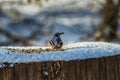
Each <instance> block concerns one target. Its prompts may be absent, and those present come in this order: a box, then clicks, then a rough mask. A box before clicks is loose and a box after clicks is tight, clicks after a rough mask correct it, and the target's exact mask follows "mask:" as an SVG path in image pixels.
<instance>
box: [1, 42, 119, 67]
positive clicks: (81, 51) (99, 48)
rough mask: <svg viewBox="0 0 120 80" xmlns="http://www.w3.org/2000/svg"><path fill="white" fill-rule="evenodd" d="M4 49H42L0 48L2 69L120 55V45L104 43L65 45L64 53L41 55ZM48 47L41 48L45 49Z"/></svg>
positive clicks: (51, 52)
mask: <svg viewBox="0 0 120 80" xmlns="http://www.w3.org/2000/svg"><path fill="white" fill-rule="evenodd" d="M6 48H12V49H37V48H42V47H1V48H0V67H4V66H5V65H4V64H3V63H5V62H7V63H11V64H10V66H11V67H13V66H14V63H29V62H42V61H59V60H64V61H70V60H83V59H89V58H100V57H106V56H113V55H119V54H120V45H117V44H112V43H104V42H81V43H80V42H77V43H72V44H68V45H65V46H64V48H65V49H66V50H64V51H50V52H47V51H46V52H41V53H32V54H31V53H24V52H12V51H10V50H7V49H6ZM46 48H48V47H43V49H46Z"/></svg>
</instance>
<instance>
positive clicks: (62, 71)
mask: <svg viewBox="0 0 120 80" xmlns="http://www.w3.org/2000/svg"><path fill="white" fill-rule="evenodd" d="M0 80H120V56H112V57H106V58H99V59H88V60H80V61H77V60H74V61H68V62H65V61H55V62H52V61H51V62H34V63H20V64H17V63H16V64H14V66H13V67H10V64H8V63H5V67H3V68H0Z"/></svg>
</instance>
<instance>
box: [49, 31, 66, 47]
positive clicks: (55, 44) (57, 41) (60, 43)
mask: <svg viewBox="0 0 120 80" xmlns="http://www.w3.org/2000/svg"><path fill="white" fill-rule="evenodd" d="M62 34H64V32H57V33H55V34H54V36H53V38H52V40H50V41H49V43H50V46H51V47H52V49H61V48H62V46H63V41H62V40H61V38H60V35H62Z"/></svg>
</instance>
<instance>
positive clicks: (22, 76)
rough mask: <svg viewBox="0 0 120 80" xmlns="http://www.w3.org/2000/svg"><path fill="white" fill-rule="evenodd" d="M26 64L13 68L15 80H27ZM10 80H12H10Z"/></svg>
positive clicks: (16, 65)
mask: <svg viewBox="0 0 120 80" xmlns="http://www.w3.org/2000/svg"><path fill="white" fill-rule="evenodd" d="M26 74H27V73H26V64H23V63H21V64H15V65H14V67H13V80H26V79H27V76H26ZM9 80H10V79H9Z"/></svg>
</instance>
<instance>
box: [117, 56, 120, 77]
mask: <svg viewBox="0 0 120 80" xmlns="http://www.w3.org/2000/svg"><path fill="white" fill-rule="evenodd" d="M117 63H118V67H117V68H118V79H120V56H117Z"/></svg>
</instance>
